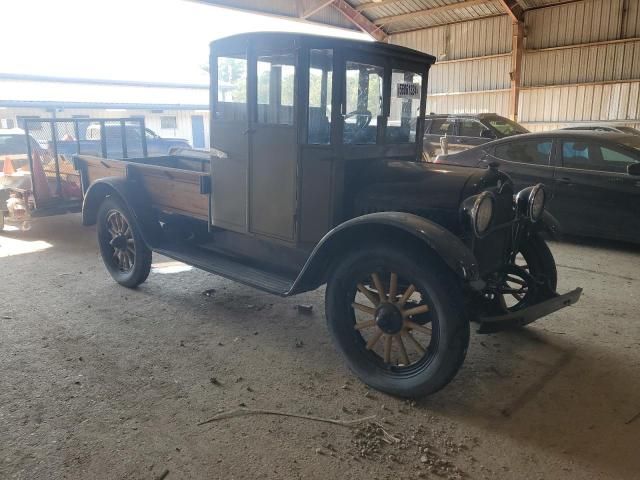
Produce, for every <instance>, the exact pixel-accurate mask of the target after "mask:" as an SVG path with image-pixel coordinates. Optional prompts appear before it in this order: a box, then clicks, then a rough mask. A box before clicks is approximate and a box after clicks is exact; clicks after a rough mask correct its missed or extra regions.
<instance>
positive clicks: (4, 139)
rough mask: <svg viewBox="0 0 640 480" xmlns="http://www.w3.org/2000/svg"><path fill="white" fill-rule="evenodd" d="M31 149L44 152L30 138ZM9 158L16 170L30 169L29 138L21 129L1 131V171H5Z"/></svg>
mask: <svg viewBox="0 0 640 480" xmlns="http://www.w3.org/2000/svg"><path fill="white" fill-rule="evenodd" d="M29 142H30V143H31V148H32V149H34V150H42V149H41V148H40V145H38V142H36V141H35V140H34V139H33V137H31V136H29ZM7 158H9V159H10V160H11V162H12V167H13V168H14V169H20V168H25V167H26V168H27V169H28V167H29V156H28V154H27V137H26V136H25V132H24V130H22V129H21V128H7V129H0V171H2V170H3V169H4V162H5V160H6V159H7Z"/></svg>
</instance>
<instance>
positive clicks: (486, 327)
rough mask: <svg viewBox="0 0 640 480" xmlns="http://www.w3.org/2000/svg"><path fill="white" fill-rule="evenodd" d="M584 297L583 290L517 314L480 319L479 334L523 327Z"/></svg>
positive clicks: (547, 301) (557, 297)
mask: <svg viewBox="0 0 640 480" xmlns="http://www.w3.org/2000/svg"><path fill="white" fill-rule="evenodd" d="M581 295H582V288H576V289H575V290H573V291H571V292H569V293H565V294H564V295H558V296H556V297H553V298H550V299H549V300H545V301H544V302H541V303H538V304H536V305H532V306H530V307H527V308H523V309H522V310H518V311H516V312H510V313H507V314H504V315H495V316H490V317H479V318H478V321H479V322H480V329H479V330H478V333H491V332H496V331H499V330H505V329H508V328H513V327H521V326H523V325H527V324H529V323H531V322H534V321H535V320H538V319H539V318H542V317H544V316H546V315H549V314H551V313H553V312H557V311H558V310H560V309H562V308H565V307H568V306H570V305H573V304H574V303H576V302H577V301H578V300H580V296H581Z"/></svg>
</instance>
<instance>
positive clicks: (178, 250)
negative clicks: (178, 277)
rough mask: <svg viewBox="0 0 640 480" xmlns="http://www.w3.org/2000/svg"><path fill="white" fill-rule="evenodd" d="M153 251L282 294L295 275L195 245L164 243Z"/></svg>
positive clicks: (289, 288)
mask: <svg viewBox="0 0 640 480" xmlns="http://www.w3.org/2000/svg"><path fill="white" fill-rule="evenodd" d="M153 251H154V252H157V253H159V254H160V255H164V256H166V257H170V258H173V259H174V260H178V261H180V262H184V263H187V264H189V265H193V266H194V267H196V268H199V269H200V270H204V271H205V272H209V273H213V274H215V275H219V276H221V277H224V278H228V279H229V280H233V281H235V282H238V283H242V284H244V285H247V286H249V287H253V288H257V289H258V290H263V291H265V292H269V293H273V294H275V295H280V296H283V297H284V296H286V295H287V294H288V292H289V291H290V290H291V287H292V286H293V282H294V281H295V278H289V277H286V276H284V275H282V274H278V273H273V272H269V271H266V270H263V269H260V268H256V267H254V266H252V265H249V264H248V263H245V262H242V261H241V260H239V259H237V258H232V257H228V256H226V255H222V254H220V253H217V252H213V251H211V250H207V249H205V248H201V247H197V246H192V245H186V244H180V243H164V244H163V245H161V246H160V247H159V248H154V249H153Z"/></svg>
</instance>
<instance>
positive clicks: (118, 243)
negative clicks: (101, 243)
mask: <svg viewBox="0 0 640 480" xmlns="http://www.w3.org/2000/svg"><path fill="white" fill-rule="evenodd" d="M110 243H111V246H112V247H113V248H115V249H118V250H126V249H127V237H125V236H124V235H122V234H119V235H116V236H115V237H114V238H113V239H112V240H111V242H110Z"/></svg>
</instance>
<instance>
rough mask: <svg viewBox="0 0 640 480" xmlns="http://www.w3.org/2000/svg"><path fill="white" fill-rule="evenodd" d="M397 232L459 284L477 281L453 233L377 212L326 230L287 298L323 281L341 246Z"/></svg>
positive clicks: (407, 216)
mask: <svg viewBox="0 0 640 480" xmlns="http://www.w3.org/2000/svg"><path fill="white" fill-rule="evenodd" d="M385 232H391V233H401V234H403V235H404V236H407V237H409V238H414V239H417V240H419V241H421V242H422V243H423V244H424V245H425V246H426V247H427V248H428V249H430V250H431V251H432V252H433V253H435V254H436V255H437V256H438V257H440V258H441V259H442V261H443V262H444V263H445V264H446V265H447V266H448V267H449V268H450V269H451V270H452V271H453V272H454V273H455V274H456V275H457V276H458V277H459V278H460V279H462V280H463V281H465V282H473V281H475V280H478V279H479V270H478V262H477V260H476V258H475V255H474V254H473V252H472V251H471V250H470V249H469V248H468V247H467V246H466V245H465V244H464V243H463V242H462V241H461V240H460V239H459V238H458V237H456V236H455V235H454V234H452V233H451V232H449V231H448V230H446V229H445V228H443V227H441V226H440V225H438V224H437V223H434V222H432V221H430V220H427V219H426V218H424V217H420V216H418V215H413V214H411V213H403V212H378V213H371V214H368V215H362V216H360V217H356V218H353V219H351V220H348V221H346V222H344V223H342V224H340V225H338V226H337V227H335V228H334V229H332V230H331V231H329V232H328V233H327V234H326V235H325V236H324V237H323V238H322V239H321V240H320V242H318V244H317V245H316V247H315V248H314V249H313V252H312V253H311V255H310V256H309V258H308V260H307V262H306V263H305V265H304V267H303V269H302V271H301V272H300V275H298V278H297V279H296V281H295V282H294V284H293V286H292V287H291V290H290V291H289V292H288V294H289V295H293V294H295V293H301V292H304V291H308V290H313V289H315V288H317V287H319V286H320V285H322V284H323V283H324V282H325V281H326V275H327V273H328V269H329V267H330V264H331V262H332V260H333V259H335V258H336V257H337V256H338V255H341V254H342V253H343V252H344V249H345V247H349V246H354V247H356V248H357V246H358V245H361V244H362V242H363V241H367V240H368V239H370V238H372V237H373V238H375V237H377V236H378V234H380V233H385Z"/></svg>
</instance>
